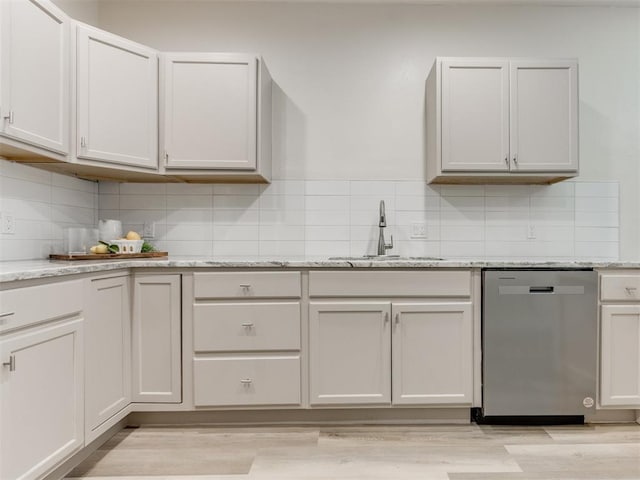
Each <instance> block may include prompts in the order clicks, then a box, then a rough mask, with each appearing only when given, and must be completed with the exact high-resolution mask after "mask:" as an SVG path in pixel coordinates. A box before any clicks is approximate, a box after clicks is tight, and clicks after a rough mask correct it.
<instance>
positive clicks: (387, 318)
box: [384, 312, 389, 323]
mask: <svg viewBox="0 0 640 480" xmlns="http://www.w3.org/2000/svg"><path fill="white" fill-rule="evenodd" d="M388 321H389V312H385V313H384V323H387V322H388Z"/></svg>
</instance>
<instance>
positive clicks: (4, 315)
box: [0, 312, 16, 318]
mask: <svg viewBox="0 0 640 480" xmlns="http://www.w3.org/2000/svg"><path fill="white" fill-rule="evenodd" d="M15 314H16V312H6V313H0V318H5V317H10V316H11V315H15Z"/></svg>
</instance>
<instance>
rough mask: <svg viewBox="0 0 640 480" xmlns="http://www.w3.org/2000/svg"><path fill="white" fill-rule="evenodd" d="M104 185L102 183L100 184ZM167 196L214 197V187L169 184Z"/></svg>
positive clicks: (199, 184) (195, 184) (194, 184)
mask: <svg viewBox="0 0 640 480" xmlns="http://www.w3.org/2000/svg"><path fill="white" fill-rule="evenodd" d="M100 184H101V185H102V182H100ZM167 195H213V185H209V184H203V183H167Z"/></svg>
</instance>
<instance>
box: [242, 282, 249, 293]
mask: <svg viewBox="0 0 640 480" xmlns="http://www.w3.org/2000/svg"><path fill="white" fill-rule="evenodd" d="M240 288H242V292H243V293H244V294H245V295H248V294H249V291H250V290H251V284H250V283H241V284H240Z"/></svg>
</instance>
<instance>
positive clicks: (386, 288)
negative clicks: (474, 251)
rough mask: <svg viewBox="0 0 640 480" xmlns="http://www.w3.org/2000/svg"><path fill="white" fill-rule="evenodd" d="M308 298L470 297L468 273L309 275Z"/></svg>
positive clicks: (394, 272) (323, 273)
mask: <svg viewBox="0 0 640 480" xmlns="http://www.w3.org/2000/svg"><path fill="white" fill-rule="evenodd" d="M309 296H311V297H378V296H385V297H469V296H471V271H469V270H440V271H433V270H419V271H408V270H407V271H382V272H380V271H360V270H358V271H348V272H331V271H321V272H309Z"/></svg>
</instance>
